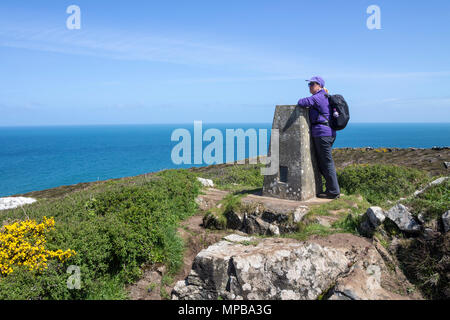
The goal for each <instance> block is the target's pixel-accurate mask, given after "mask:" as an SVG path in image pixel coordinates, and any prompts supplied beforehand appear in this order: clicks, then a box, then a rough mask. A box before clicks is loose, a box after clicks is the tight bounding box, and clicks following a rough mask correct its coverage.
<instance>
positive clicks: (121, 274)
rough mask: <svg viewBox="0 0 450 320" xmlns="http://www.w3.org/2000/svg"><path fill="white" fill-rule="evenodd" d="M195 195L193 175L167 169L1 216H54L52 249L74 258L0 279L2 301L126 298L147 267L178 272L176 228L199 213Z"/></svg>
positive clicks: (6, 219) (8, 219) (196, 184)
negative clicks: (75, 272) (74, 277)
mask: <svg viewBox="0 0 450 320" xmlns="http://www.w3.org/2000/svg"><path fill="white" fill-rule="evenodd" d="M199 190H200V183H199V182H198V181H197V180H196V179H195V175H194V174H193V173H191V172H189V171H187V170H166V171H162V172H159V173H157V174H154V175H152V176H150V177H136V178H134V179H125V180H123V181H119V180H115V181H108V182H105V183H103V184H95V185H92V187H90V188H87V189H85V190H81V191H75V192H72V193H70V194H66V195H65V196H64V197H62V198H52V199H40V201H38V202H36V203H35V204H32V205H31V206H28V207H26V211H24V209H25V207H24V208H23V209H22V208H18V209H15V210H8V211H5V212H3V213H2V218H3V220H4V221H3V222H4V223H8V222H13V221H17V220H23V219H25V218H26V217H29V218H30V219H36V220H38V221H40V220H42V217H43V216H47V217H49V216H52V217H54V218H55V222H56V228H55V230H54V231H52V232H51V233H49V236H48V243H47V244H48V247H49V249H55V248H71V249H73V250H75V251H76V252H77V255H76V256H74V257H72V258H71V259H70V260H69V261H68V262H67V263H66V264H65V265H62V264H60V263H49V267H48V269H47V270H45V271H43V272H42V273H38V274H34V273H32V272H29V271H26V270H18V271H15V272H13V273H12V274H10V275H8V276H5V277H3V278H0V299H124V298H126V296H127V295H126V292H125V289H124V287H125V284H127V283H131V282H133V281H135V280H136V279H137V278H138V276H139V275H140V269H141V267H142V266H143V265H144V264H148V263H163V264H165V265H166V266H167V270H168V274H169V275H170V274H173V273H175V272H176V271H177V270H178V268H179V267H180V265H181V264H182V258H183V243H182V240H181V239H180V238H179V236H178V235H177V233H176V229H177V225H178V222H179V221H180V220H181V219H184V218H186V217H188V216H190V215H192V214H193V213H194V212H195V211H196V208H197V205H196V203H195V201H194V199H195V197H196V196H197V194H198V193H199ZM68 265H76V266H78V267H80V271H81V289H79V290H77V289H72V290H70V289H68V288H67V285H66V283H67V279H68V277H69V276H70V274H67V273H66V270H67V266H68Z"/></svg>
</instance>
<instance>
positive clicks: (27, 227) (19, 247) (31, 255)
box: [0, 217, 75, 277]
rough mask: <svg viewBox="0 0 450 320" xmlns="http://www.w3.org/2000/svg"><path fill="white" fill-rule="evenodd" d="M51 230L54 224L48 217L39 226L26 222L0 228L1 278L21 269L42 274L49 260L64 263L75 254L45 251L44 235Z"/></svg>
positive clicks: (34, 222)
mask: <svg viewBox="0 0 450 320" xmlns="http://www.w3.org/2000/svg"><path fill="white" fill-rule="evenodd" d="M54 226H55V220H54V219H53V218H50V219H47V217H44V219H43V222H42V223H40V224H37V223H36V221H34V220H26V221H19V222H15V223H13V224H9V225H5V226H3V228H2V229H1V230H0V275H1V276H3V277H5V276H7V275H8V274H11V273H12V272H13V271H14V269H13V268H15V267H20V266H24V267H25V268H27V269H28V270H30V271H37V272H42V271H43V270H45V269H47V266H48V263H47V261H48V260H49V259H52V258H57V259H59V260H60V261H61V262H63V261H66V260H67V259H69V258H70V257H71V256H73V255H74V254H75V251H73V250H70V249H69V250H66V251H62V250H61V249H58V250H56V251H52V250H48V249H47V248H45V245H46V237H45V234H46V233H47V232H49V231H50V230H52V229H53V228H54Z"/></svg>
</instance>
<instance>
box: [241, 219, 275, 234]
mask: <svg viewBox="0 0 450 320" xmlns="http://www.w3.org/2000/svg"><path fill="white" fill-rule="evenodd" d="M271 226H272V227H271ZM276 230H278V234H279V229H278V228H276ZM243 231H244V232H245V233H248V234H258V235H274V233H272V231H275V228H274V227H273V224H270V223H268V222H266V221H264V220H263V219H261V218H260V217H257V216H254V215H246V216H245V219H244V224H243Z"/></svg>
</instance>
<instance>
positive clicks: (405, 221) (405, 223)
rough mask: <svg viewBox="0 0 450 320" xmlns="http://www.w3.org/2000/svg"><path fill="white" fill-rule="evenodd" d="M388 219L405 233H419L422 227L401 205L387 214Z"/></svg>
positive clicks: (394, 207)
mask: <svg viewBox="0 0 450 320" xmlns="http://www.w3.org/2000/svg"><path fill="white" fill-rule="evenodd" d="M386 217H387V218H389V219H390V220H392V221H393V222H394V223H395V224H396V225H397V227H398V228H399V229H400V230H401V231H404V232H409V233H418V232H419V231H420V225H419V224H418V223H417V222H416V221H415V220H414V218H413V216H412V214H411V213H410V212H409V211H408V209H407V208H406V207H405V206H404V205H403V204H401V203H399V204H396V205H395V206H393V207H392V208H390V209H389V211H387V212H386Z"/></svg>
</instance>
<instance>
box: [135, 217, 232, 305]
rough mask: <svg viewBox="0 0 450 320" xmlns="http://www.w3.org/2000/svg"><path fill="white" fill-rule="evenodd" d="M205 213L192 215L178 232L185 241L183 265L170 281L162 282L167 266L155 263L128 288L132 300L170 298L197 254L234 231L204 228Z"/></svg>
mask: <svg viewBox="0 0 450 320" xmlns="http://www.w3.org/2000/svg"><path fill="white" fill-rule="evenodd" d="M202 219H203V215H195V216H192V217H190V218H188V219H186V220H185V221H183V222H182V223H181V227H180V228H178V233H179V234H180V236H181V238H182V239H183V241H184V243H185V252H184V258H183V266H182V268H181V270H180V271H179V272H178V273H177V274H176V275H175V276H174V277H173V278H172V279H171V281H170V283H162V280H163V275H164V274H165V267H164V266H163V265H154V266H152V267H150V268H148V269H145V270H144V274H143V276H142V277H141V279H139V281H138V282H136V283H135V284H133V285H131V286H129V287H128V288H127V290H128V292H129V297H130V299H132V300H161V299H168V298H169V297H170V292H171V291H172V289H173V287H174V286H175V284H176V282H177V281H179V280H183V279H185V278H186V277H187V276H188V274H189V272H190V271H191V267H192V262H193V261H194V258H195V256H196V255H197V254H198V253H199V252H200V251H201V250H203V249H205V248H207V247H209V246H210V245H212V244H213V243H216V242H218V241H219V240H220V239H221V238H222V237H224V236H226V235H227V234H230V233H235V232H233V231H229V232H227V231H212V230H208V229H205V228H203V227H202V226H201V225H202Z"/></svg>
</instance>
